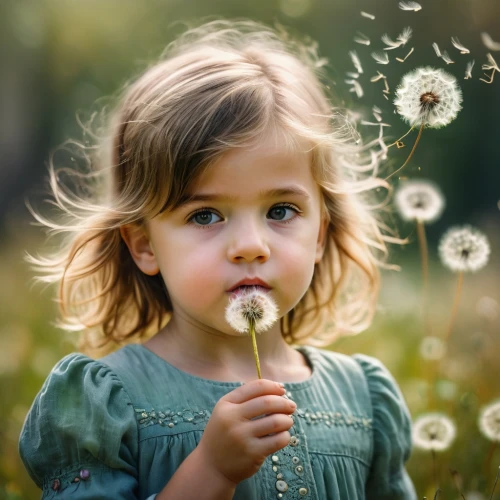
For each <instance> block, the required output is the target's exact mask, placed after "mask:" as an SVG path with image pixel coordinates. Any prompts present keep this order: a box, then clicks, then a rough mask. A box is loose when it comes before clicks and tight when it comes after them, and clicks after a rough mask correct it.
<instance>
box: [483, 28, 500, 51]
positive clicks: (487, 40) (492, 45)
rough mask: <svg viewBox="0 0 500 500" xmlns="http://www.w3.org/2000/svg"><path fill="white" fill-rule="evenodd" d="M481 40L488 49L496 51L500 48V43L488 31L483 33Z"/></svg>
mask: <svg viewBox="0 0 500 500" xmlns="http://www.w3.org/2000/svg"><path fill="white" fill-rule="evenodd" d="M481 40H482V41H483V43H484V45H485V46H486V48H487V49H489V50H492V51H494V52H496V51H498V50H500V43H499V42H495V41H494V40H493V39H492V38H491V36H490V35H488V33H485V32H483V33H481Z"/></svg>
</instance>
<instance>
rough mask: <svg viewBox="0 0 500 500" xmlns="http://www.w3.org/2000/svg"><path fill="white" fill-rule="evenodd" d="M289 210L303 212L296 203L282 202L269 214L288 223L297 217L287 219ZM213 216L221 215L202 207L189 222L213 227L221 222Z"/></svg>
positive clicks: (197, 225) (297, 212) (201, 226)
mask: <svg viewBox="0 0 500 500" xmlns="http://www.w3.org/2000/svg"><path fill="white" fill-rule="evenodd" d="M287 210H293V211H294V212H295V214H300V213H302V212H301V210H299V209H298V208H297V207H296V206H295V205H292V204H291V203H281V204H280V205H275V206H274V207H272V208H271V210H269V212H268V214H273V215H274V217H276V218H272V220H276V221H278V222H283V223H285V224H288V223H289V222H292V221H293V220H295V217H293V216H292V217H289V218H288V219H285V217H286V212H287ZM213 216H215V217H219V218H220V216H219V215H217V214H216V213H215V212H214V211H213V210H212V209H210V208H200V209H199V210H198V211H196V212H195V213H194V214H193V215H191V217H189V219H188V221H187V222H188V224H194V225H195V226H196V227H200V228H202V229H204V228H206V227H211V226H212V225H213V224H214V223H215V222H220V221H214V220H213V219H212V217H213ZM221 220H222V219H221Z"/></svg>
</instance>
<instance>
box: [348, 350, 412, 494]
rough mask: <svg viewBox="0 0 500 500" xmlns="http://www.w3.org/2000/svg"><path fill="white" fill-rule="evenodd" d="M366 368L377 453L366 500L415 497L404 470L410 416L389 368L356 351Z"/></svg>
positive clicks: (408, 452) (372, 466) (409, 438)
mask: <svg viewBox="0 0 500 500" xmlns="http://www.w3.org/2000/svg"><path fill="white" fill-rule="evenodd" d="M353 357H354V359H355V360H356V361H357V362H358V363H359V365H360V366H361V368H362V369H363V371H364V373H365V376H366V379H367V381H368V389H369V391H370V397H371V401H372V407H373V439H374V454H373V461H372V465H371V469H370V474H369V477H368V480H367V483H366V498H367V500H375V499H376V500H386V499H387V500H389V499H391V500H414V499H415V500H416V498H417V496H416V493H415V488H414V486H413V483H412V481H411V479H410V477H409V476H408V473H407V472H406V469H405V466H404V464H405V462H406V461H407V460H408V458H409V457H410V453H411V444H412V440H411V416H410V412H409V410H408V407H407V405H406V402H405V400H404V397H403V395H402V393H401V391H400V389H399V387H398V385H397V383H396V381H395V380H394V377H393V376H392V375H391V373H390V372H389V370H387V368H386V367H385V366H384V365H383V364H382V363H381V362H380V361H379V360H377V359H376V358H372V357H370V356H365V355H363V354H355V355H354V356H353Z"/></svg>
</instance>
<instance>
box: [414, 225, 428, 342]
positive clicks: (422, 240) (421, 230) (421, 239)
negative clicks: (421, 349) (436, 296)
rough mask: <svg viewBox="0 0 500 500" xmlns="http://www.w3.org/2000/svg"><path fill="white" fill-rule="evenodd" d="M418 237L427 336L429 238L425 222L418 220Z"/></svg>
mask: <svg viewBox="0 0 500 500" xmlns="http://www.w3.org/2000/svg"><path fill="white" fill-rule="evenodd" d="M417 235H418V245H419V248H420V260H421V263H422V315H423V318H424V325H425V330H426V335H430V334H431V325H430V321H429V315H428V311H427V307H428V298H427V295H428V290H429V288H428V282H429V255H428V250H427V238H426V237H425V225H424V223H423V221H421V220H420V219H417Z"/></svg>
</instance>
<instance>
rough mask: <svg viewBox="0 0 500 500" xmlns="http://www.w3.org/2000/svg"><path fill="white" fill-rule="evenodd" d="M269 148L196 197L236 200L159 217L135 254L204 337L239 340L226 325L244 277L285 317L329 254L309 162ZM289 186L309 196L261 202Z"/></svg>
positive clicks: (210, 180)
mask: <svg viewBox="0 0 500 500" xmlns="http://www.w3.org/2000/svg"><path fill="white" fill-rule="evenodd" d="M267 142H268V143H261V144H260V145H259V146H258V147H255V148H253V149H241V150H240V149H238V150H232V151H231V152H229V153H227V154H226V155H225V156H224V157H222V159H221V160H219V161H218V162H217V163H216V164H215V165H214V166H213V168H211V169H209V170H207V171H206V172H205V173H204V174H202V176H201V177H200V178H199V180H198V182H197V184H196V186H195V187H194V189H193V190H192V192H191V193H190V194H197V195H201V194H218V195H221V196H227V197H234V201H198V202H195V203H193V204H190V205H188V206H184V207H181V208H179V209H177V210H175V211H173V212H166V213H163V214H161V215H159V216H157V217H156V218H154V219H152V220H150V221H149V222H148V224H147V232H148V233H149V234H148V236H147V238H149V242H147V243H146V242H145V241H144V242H143V243H142V247H140V245H138V246H139V247H140V250H139V251H138V252H136V255H134V259H135V261H136V262H137V264H138V265H139V267H141V269H142V270H143V271H144V272H146V273H147V274H156V272H158V270H159V271H160V272H161V275H162V276H163V279H164V281H165V284H166V287H167V290H168V291H169V295H170V298H171V300H172V303H173V307H174V316H176V315H177V316H180V317H183V318H184V319H186V320H188V321H189V322H190V324H191V325H193V324H194V325H199V326H200V328H202V329H203V330H206V328H207V327H209V328H210V329H215V330H216V331H218V332H223V333H226V334H229V335H240V334H237V333H236V332H234V331H233V330H232V329H231V327H230V326H229V325H228V324H227V323H226V321H225V319H224V312H225V308H226V306H227V304H228V301H229V298H230V293H229V292H228V290H229V289H231V288H232V287H233V286H234V285H235V284H236V283H238V282H239V281H240V280H242V279H244V278H246V277H258V278H260V279H261V280H263V281H265V282H266V283H267V284H268V285H269V286H270V287H271V288H272V291H271V292H270V293H271V296H272V297H273V299H274V300H275V301H276V303H277V305H278V308H279V315H280V317H281V316H284V315H285V314H286V313H287V312H288V311H290V310H291V309H292V308H293V307H294V306H295V305H296V304H297V303H298V302H299V300H300V299H301V298H302V297H303V295H304V294H305V292H306V291H307V289H308V287H309V285H310V283H311V279H312V277H313V272H314V265H315V263H317V262H319V261H320V259H321V257H322V255H323V249H324V238H325V231H326V230H325V227H326V225H325V224H324V223H323V224H322V223H321V221H320V215H321V210H320V201H321V199H320V190H319V187H318V185H317V184H316V182H315V181H314V179H313V177H312V174H311V166H310V158H311V155H310V153H293V154H290V153H288V154H287V152H286V151H285V150H284V149H281V148H280V147H277V146H274V144H273V142H271V141H267ZM287 187H290V188H295V189H297V190H300V191H302V192H303V193H304V194H305V196H301V195H299V194H286V195H283V194H281V195H278V196H266V197H263V198H261V197H260V193H261V192H262V193H265V192H267V191H270V190H275V189H283V188H287ZM285 203H288V204H291V205H292V206H295V207H297V209H298V210H300V212H301V213H296V211H295V210H294V209H293V208H292V207H288V206H284V205H283V204H285ZM201 208H203V211H202V212H200V211H199V210H200V209H201ZM196 211H198V213H197V214H195V212H196ZM189 221H190V222H189ZM129 247H130V245H129ZM141 252H142V253H141ZM132 254H134V251H132ZM141 259H142V260H141ZM141 264H142V265H141Z"/></svg>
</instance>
